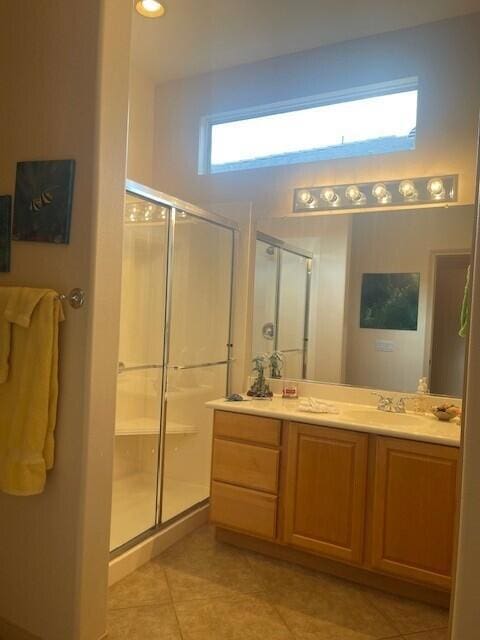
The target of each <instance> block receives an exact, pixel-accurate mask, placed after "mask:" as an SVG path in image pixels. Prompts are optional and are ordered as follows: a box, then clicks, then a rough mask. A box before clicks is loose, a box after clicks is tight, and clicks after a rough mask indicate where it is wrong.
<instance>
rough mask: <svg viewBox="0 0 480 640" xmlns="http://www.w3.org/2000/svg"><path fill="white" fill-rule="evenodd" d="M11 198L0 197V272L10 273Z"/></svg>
mask: <svg viewBox="0 0 480 640" xmlns="http://www.w3.org/2000/svg"><path fill="white" fill-rule="evenodd" d="M11 229H12V198H11V197H10V196H0V272H3V273H6V272H8V271H10V245H11Z"/></svg>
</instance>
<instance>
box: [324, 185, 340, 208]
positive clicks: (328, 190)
mask: <svg viewBox="0 0 480 640" xmlns="http://www.w3.org/2000/svg"><path fill="white" fill-rule="evenodd" d="M320 196H321V198H322V200H325V202H328V203H330V204H332V203H333V202H335V200H336V198H338V196H337V194H336V193H335V189H332V187H325V189H322V191H321V192H320Z"/></svg>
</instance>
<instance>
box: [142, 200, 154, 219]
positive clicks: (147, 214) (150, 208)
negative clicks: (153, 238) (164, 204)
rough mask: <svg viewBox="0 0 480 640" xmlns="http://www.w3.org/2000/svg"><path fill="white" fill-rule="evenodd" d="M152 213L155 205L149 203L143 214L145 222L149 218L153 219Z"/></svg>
mask: <svg viewBox="0 0 480 640" xmlns="http://www.w3.org/2000/svg"><path fill="white" fill-rule="evenodd" d="M152 215H153V205H151V204H148V205H147V206H146V207H145V211H144V214H143V219H144V220H145V222H148V221H149V220H151V219H152Z"/></svg>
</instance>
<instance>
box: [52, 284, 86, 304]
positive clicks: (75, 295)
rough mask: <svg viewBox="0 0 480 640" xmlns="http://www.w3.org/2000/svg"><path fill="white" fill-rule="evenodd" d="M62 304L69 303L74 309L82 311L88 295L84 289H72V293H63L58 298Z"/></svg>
mask: <svg viewBox="0 0 480 640" xmlns="http://www.w3.org/2000/svg"><path fill="white" fill-rule="evenodd" d="M58 299H59V300H60V301H61V302H64V301H65V302H68V304H69V305H70V306H71V307H72V308H73V309H80V308H81V307H83V305H84V304H85V300H86V294H85V291H84V290H83V289H78V288H75V289H72V290H71V291H70V293H61V294H60V295H59V296H58Z"/></svg>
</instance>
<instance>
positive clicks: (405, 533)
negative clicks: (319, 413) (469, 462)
mask: <svg viewBox="0 0 480 640" xmlns="http://www.w3.org/2000/svg"><path fill="white" fill-rule="evenodd" d="M374 466H375V477H374V486H373V508H372V522H371V549H370V552H371V565H372V567H373V568H374V569H377V570H380V571H382V572H385V573H389V574H392V575H395V576H398V577H401V578H406V579H409V580H415V581H417V582H424V583H427V584H430V585H433V586H436V587H441V588H449V587H450V584H451V575H452V559H453V544H454V527H455V512H456V508H457V467H458V449H456V448H454V447H446V446H442V445H437V444H429V443H426V442H417V441H414V440H402V439H399V438H386V437H376V438H375V465H374Z"/></svg>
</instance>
